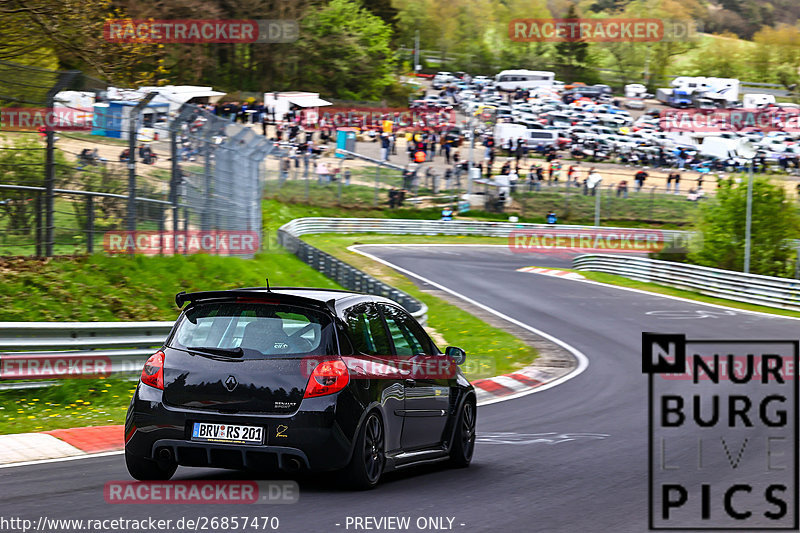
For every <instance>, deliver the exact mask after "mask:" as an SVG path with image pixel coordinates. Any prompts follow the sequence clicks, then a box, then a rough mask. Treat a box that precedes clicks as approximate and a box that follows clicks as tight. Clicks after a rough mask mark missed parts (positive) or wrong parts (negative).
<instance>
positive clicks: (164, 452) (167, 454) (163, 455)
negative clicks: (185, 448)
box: [158, 448, 172, 462]
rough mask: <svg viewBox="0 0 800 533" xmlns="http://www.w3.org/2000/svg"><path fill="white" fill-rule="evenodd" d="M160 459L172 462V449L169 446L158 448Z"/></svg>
mask: <svg viewBox="0 0 800 533" xmlns="http://www.w3.org/2000/svg"><path fill="white" fill-rule="evenodd" d="M158 459H159V461H164V462H171V461H172V450H170V449H169V448H161V449H160V450H158Z"/></svg>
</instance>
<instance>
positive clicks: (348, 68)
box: [293, 0, 394, 100]
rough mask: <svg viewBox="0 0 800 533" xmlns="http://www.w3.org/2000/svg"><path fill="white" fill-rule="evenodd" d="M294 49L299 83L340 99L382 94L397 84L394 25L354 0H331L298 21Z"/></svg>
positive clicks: (296, 78)
mask: <svg viewBox="0 0 800 533" xmlns="http://www.w3.org/2000/svg"><path fill="white" fill-rule="evenodd" d="M300 27H301V30H300V39H299V40H298V41H297V43H296V46H295V47H294V49H293V51H294V53H295V54H296V55H295V59H296V60H297V65H298V70H297V71H296V72H295V73H294V77H293V79H294V83H295V86H296V87H298V88H303V89H312V90H325V92H327V93H329V94H335V95H337V96H339V97H341V98H346V99H351V100H359V99H379V98H380V97H381V96H382V93H383V91H384V89H385V88H386V87H388V86H390V85H392V84H393V83H394V78H393V76H392V72H393V68H394V58H393V54H392V51H391V49H390V47H389V42H390V39H391V33H392V32H391V29H390V28H389V26H388V25H387V24H386V23H385V22H383V21H382V20H381V19H380V18H378V17H376V16H375V15H373V14H372V13H370V12H369V11H367V10H366V9H364V8H363V7H361V4H359V3H358V2H356V1H353V0H331V2H330V3H329V4H327V5H326V6H325V7H323V8H322V9H318V10H309V12H307V14H306V16H305V17H303V19H302V20H301V21H300Z"/></svg>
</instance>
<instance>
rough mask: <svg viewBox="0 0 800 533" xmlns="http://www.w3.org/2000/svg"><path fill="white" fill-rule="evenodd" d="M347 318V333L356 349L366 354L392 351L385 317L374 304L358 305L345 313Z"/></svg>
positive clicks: (382, 353)
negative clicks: (384, 320) (382, 316)
mask: <svg viewBox="0 0 800 533" xmlns="http://www.w3.org/2000/svg"><path fill="white" fill-rule="evenodd" d="M345 318H346V321H347V333H348V336H349V337H350V339H351V340H352V342H353V347H354V348H355V351H357V352H359V353H362V354H366V355H389V354H390V353H391V348H390V346H389V338H388V337H387V336H386V329H385V328H384V327H383V319H382V318H381V315H380V313H378V311H377V309H375V307H374V306H373V305H370V304H361V305H357V306H355V307H353V308H352V309H349V310H348V311H347V312H346V313H345Z"/></svg>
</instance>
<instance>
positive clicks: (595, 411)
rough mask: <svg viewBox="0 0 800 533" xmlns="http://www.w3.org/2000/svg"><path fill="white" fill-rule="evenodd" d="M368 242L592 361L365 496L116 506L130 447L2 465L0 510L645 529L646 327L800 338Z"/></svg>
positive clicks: (478, 260)
mask: <svg viewBox="0 0 800 533" xmlns="http://www.w3.org/2000/svg"><path fill="white" fill-rule="evenodd" d="M364 250H365V251H368V252H369V253H370V254H374V255H376V256H379V257H381V258H383V259H384V260H387V261H389V262H391V263H393V264H395V265H398V266H400V267H403V268H406V269H409V270H412V271H413V272H415V273H417V274H419V275H421V276H423V277H425V278H428V279H429V280H432V281H434V282H436V283H439V284H442V285H444V286H445V287H447V288H449V289H451V290H454V291H456V292H458V293H460V294H463V295H465V296H467V297H470V298H472V299H474V300H477V301H479V302H481V303H482V304H484V305H486V306H488V307H490V308H492V309H494V310H496V311H499V312H501V313H504V314H506V315H508V316H510V317H512V318H514V319H516V320H519V321H521V322H523V323H525V324H529V325H531V326H533V327H535V328H537V329H540V330H543V331H545V332H547V333H549V334H550V335H552V336H555V337H557V338H558V339H561V340H562V341H564V342H566V343H568V344H569V345H571V346H573V347H574V348H576V349H577V350H579V351H580V352H582V353H583V354H585V355H586V357H587V358H588V359H589V362H590V363H589V367H588V368H587V369H586V370H585V371H584V372H583V373H581V374H580V375H577V376H576V377H574V378H573V379H570V380H569V381H566V382H565V383H563V384H561V385H559V386H557V387H554V388H552V389H549V390H544V391H541V392H538V393H535V394H530V395H527V396H524V397H522V398H518V399H514V400H510V401H505V402H500V403H496V404H492V405H487V406H483V407H481V408H479V410H478V438H479V442H478V445H477V449H476V455H475V458H474V461H473V463H472V466H471V467H470V468H468V469H464V470H450V469H447V468H443V467H418V468H416V469H414V470H413V471H409V472H403V473H400V474H394V475H389V476H387V477H386V478H385V480H384V482H382V484H381V485H380V486H379V487H378V488H377V489H376V490H373V491H369V492H366V493H352V492H345V491H341V490H339V489H338V488H337V486H336V485H335V483H334V482H333V481H331V480H328V479H322V480H305V479H302V478H301V479H299V481H300V487H301V493H300V501H299V502H298V503H297V504H294V505H284V506H278V505H274V506H269V505H266V506H260V505H259V506H241V505H240V506H199V505H160V506H153V505H110V504H107V503H105V501H104V498H103V486H104V484H105V483H106V482H107V481H109V480H129V479H130V478H129V476H128V474H127V472H126V470H125V466H124V461H123V458H122V456H121V455H111V456H107V457H99V458H88V459H81V460H74V461H62V462H55V463H49V464H41V465H31V466H20V467H13V468H5V469H0V494H2V495H3V497H2V510H1V512H0V514H2V515H4V516H19V517H24V518H31V519H34V520H36V519H38V517H39V516H41V515H45V516H48V517H59V518H69V517H72V518H117V517H128V518H139V519H141V518H145V517H148V516H152V517H157V518H179V517H181V516H185V517H197V516H208V517H211V516H243V515H251V516H265V515H269V516H273V515H274V516H278V517H279V518H280V528H279V529H278V531H282V532H297V533H300V532H302V533H306V532H317V531H319V532H328V531H338V530H342V531H345V530H346V529H345V524H346V519H347V517H354V516H362V517H363V516H376V517H378V516H410V517H411V519H412V521H411V524H412V527H411V528H410V529H409V530H410V531H418V529H416V527H415V526H414V522H415V520H416V519H417V518H418V517H450V518H454V520H453V526H452V528H453V529H454V530H456V531H498V532H512V531H519V532H532V531H536V532H539V531H541V532H554V531H564V532H575V533H580V532H611V531H613V532H629V531H630V532H642V531H647V530H648V522H647V517H648V513H647V505H648V492H647V491H648V481H647V480H648V478H647V472H648V460H647V379H646V376H644V375H643V374H642V356H641V344H642V339H641V335H642V332H643V331H657V332H671V333H685V334H686V335H687V337H689V338H707V339H754V338H760V339H795V338H797V331H798V326H800V323H798V321H797V320H791V319H787V318H779V317H771V316H765V315H757V314H749V313H745V312H738V311H737V312H733V311H730V312H726V311H724V310H721V309H719V308H712V307H708V306H704V305H700V304H694V303H690V302H686V301H680V300H674V299H669V298H663V297H659V296H655V295H647V294H642V293H638V292H632V291H625V290H621V289H618V288H613V287H606V286H598V285H593V284H587V283H582V282H579V281H571V280H566V279H560V278H555V277H548V276H542V275H536V274H530V273H524V272H516V269H517V268H520V267H524V266H531V265H535V266H545V267H548V266H550V267H557V266H568V264H569V263H568V261H567V260H566V259H564V258H553V257H548V256H543V255H534V254H514V253H511V252H510V251H508V250H507V249H504V248H488V247H487V248H484V247H458V248H456V247H435V248H434V247H404V248H389V247H368V248H364ZM648 313H650V314H648ZM724 462H725V459H724V457H717V458H716V459H710V460H709V464H708V465H707V467H708V469H709V473H708V475H709V476H714V475H719V476H722V475H726V474H725V471H724V470H723V469H722V466H720V465H723V466H724ZM714 466H718V467H719V468H716V469H715V468H713V467H714ZM729 468H730V467H729ZM715 472H720V473H719V474H715ZM738 474H739V475H743V476H745V477H747V476H753V477H755V476H758V475H759V474H758V472H757V471H755V470H753V471H752V472H749V471H748V470H744V471H743V472H739V473H738ZM209 478H211V479H246V478H247V476H246V474H241V473H237V472H231V471H220V470H203V469H186V468H181V469H179V470H178V472H177V474H176V476H175V478H174V479H209ZM712 505H714V506H715V507H719V506H720V504H719V503H718V502H717V503H714V504H712ZM337 524H338V525H337ZM445 524H447V521H445ZM349 530H351V531H352V530H353V527H352V526H351V527H350V529H349ZM247 531H251V530H247Z"/></svg>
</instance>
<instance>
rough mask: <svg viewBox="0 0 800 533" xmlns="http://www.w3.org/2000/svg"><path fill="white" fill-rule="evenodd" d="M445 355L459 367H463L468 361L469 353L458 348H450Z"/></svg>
mask: <svg viewBox="0 0 800 533" xmlns="http://www.w3.org/2000/svg"><path fill="white" fill-rule="evenodd" d="M444 354H445V355H446V356H447V357H449V358H450V359H452V360H453V362H454V363H455V364H457V365H463V364H464V361H466V360H467V352H465V351H464V350H462V349H461V348H458V347H456V346H448V347H447V348H446V349H445V350H444Z"/></svg>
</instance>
